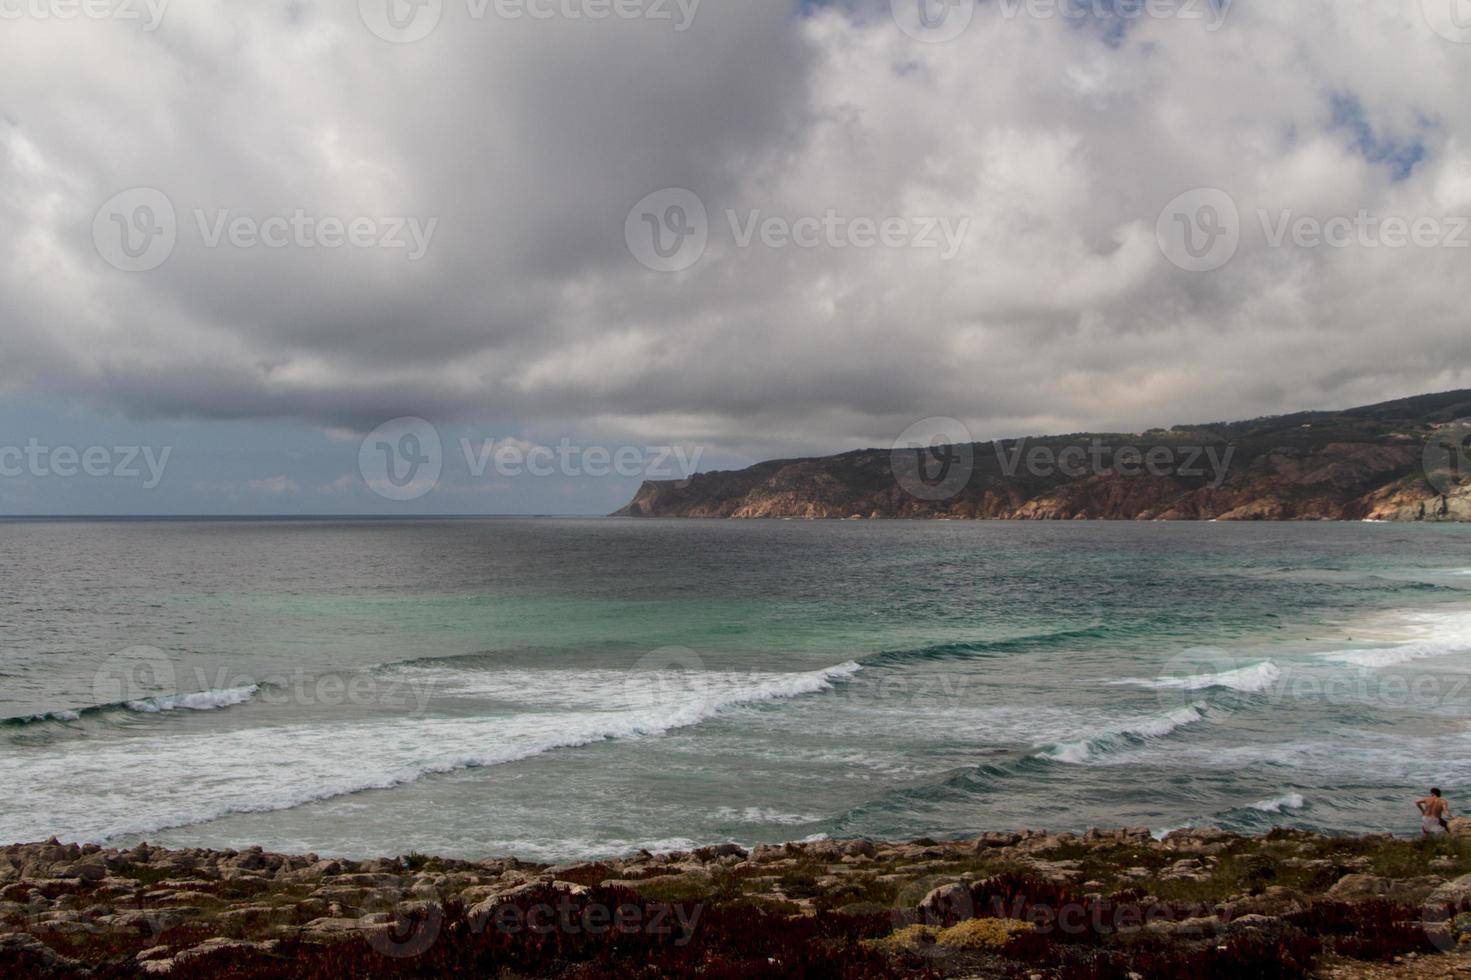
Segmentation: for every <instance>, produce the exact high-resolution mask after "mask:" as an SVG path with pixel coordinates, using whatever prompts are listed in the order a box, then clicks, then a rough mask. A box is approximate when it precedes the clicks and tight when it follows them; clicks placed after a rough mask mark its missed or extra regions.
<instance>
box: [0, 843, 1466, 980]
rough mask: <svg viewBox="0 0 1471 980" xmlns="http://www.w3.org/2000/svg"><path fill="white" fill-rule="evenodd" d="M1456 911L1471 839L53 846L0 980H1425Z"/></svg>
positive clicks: (3, 918) (1446, 966) (3, 943)
mask: <svg viewBox="0 0 1471 980" xmlns="http://www.w3.org/2000/svg"><path fill="white" fill-rule="evenodd" d="M1468 909H1471V821H1457V822H1456V824H1455V825H1454V827H1453V833H1452V834H1450V835H1447V836H1445V837H1442V838H1439V839H1436V840H1433V841H1429V842H1422V841H1419V840H1401V839H1395V838H1391V837H1389V836H1388V835H1379V836H1366V837H1324V836H1320V835H1316V834H1311V833H1307V832H1302V831H1293V830H1278V831H1274V832H1272V833H1271V834H1269V835H1267V836H1266V837H1260V838H1246V837H1239V836H1235V835H1232V834H1228V833H1225V832H1222V831H1217V830H1209V829H1191V830H1181V831H1175V832H1173V833H1171V834H1169V835H1167V836H1165V837H1164V838H1163V839H1161V840H1157V839H1155V838H1154V837H1153V836H1151V835H1150V833H1149V831H1148V830H1146V829H1143V828H1136V829H1124V830H1093V831H1089V832H1087V833H1086V834H1067V833H1063V834H1048V833H1045V832H1040V831H1029V832H1022V833H986V834H983V835H981V836H979V837H976V838H974V839H970V840H963V841H934V840H918V841H912V842H907V843H880V842H874V841H868V840H851V841H827V840H824V841H816V842H806V843H799V844H785V845H761V846H758V847H756V848H754V849H752V850H749V851H748V850H746V849H745V848H742V847H740V846H738V845H735V844H721V845H715V846H711V847H704V848H700V849H697V850H694V851H689V852H676V853H670V854H650V853H648V852H639V853H637V854H635V855H631V856H629V857H626V858H623V859H619V860H609V861H600V862H582V863H576V864H564V865H556V866H547V865H541V864H534V863H529V862H524V861H518V860H516V859H514V858H505V859H499V860H489V861H480V862H465V861H454V860H443V859H438V858H429V857H424V856H422V855H409V856H407V857H398V858H380V859H373V860H362V861H356V860H345V859H343V860H333V859H322V858H318V857H317V856H316V855H310V854H309V855H301V856H292V855H284V854H273V853H269V852H266V851H263V850H261V849H260V848H251V849H248V850H244V851H209V850H200V849H187V850H172V851H171V850H165V849H162V848H155V847H150V846H148V845H146V844H141V845H139V846H137V847H135V848H132V849H128V850H118V849H109V848H102V847H99V846H97V845H83V846H78V845H75V844H66V845H64V844H60V843H58V842H56V841H55V840H52V841H49V842H46V843H41V844H17V845H11V846H9V847H3V848H0V975H3V976H16V977H21V976H93V977H107V978H111V977H146V976H163V975H167V976H175V977H218V976H237V977H275V976H282V977H286V976H352V977H357V976H363V977H367V976H374V977H379V976H438V975H446V974H449V973H462V972H463V973H467V974H471V975H478V976H500V977H522V976H528V977H529V976H558V977H603V976H647V977H663V976H689V975H703V976H714V977H725V976H794V977H796V976H810V975H829V976H845V977H887V976H937V977H938V976H967V977H969V976H987V977H991V976H995V977H1019V978H1028V980H1035V978H1052V977H1119V978H1121V980H1122V978H1126V977H1130V976H1141V977H1143V976H1148V977H1155V976H1161V977H1166V976H1179V977H1191V978H1200V977H1212V976H1222V977H1225V976H1233V977H1234V976H1247V975H1249V976H1263V977H1266V976H1281V977H1298V976H1308V975H1314V974H1321V975H1337V976H1381V975H1383V976H1388V975H1399V972H1403V974H1404V975H1406V976H1408V975H1409V973H1410V972H1411V971H1413V972H1414V973H1415V974H1416V975H1417V976H1424V975H1434V976H1440V975H1456V973H1457V972H1458V971H1460V970H1461V967H1462V965H1463V964H1462V958H1461V957H1459V956H1455V955H1444V954H1446V953H1452V954H1453V953H1454V952H1455V951H1456V950H1457V949H1458V948H1461V947H1462V946H1466V947H1468V948H1471V914H1468V913H1467V910H1468ZM1432 957H1433V959H1430V958H1432ZM1466 961H1467V962H1466V963H1465V966H1466V970H1467V971H1471V957H1466ZM1375 964H1381V965H1377V966H1376V965H1375ZM1396 964H1399V965H1398V966H1397V965H1396ZM1356 971H1358V972H1356ZM1376 971H1377V972H1376ZM1386 971H1387V972H1386ZM1396 971H1399V972H1396ZM1427 971H1428V972H1427Z"/></svg>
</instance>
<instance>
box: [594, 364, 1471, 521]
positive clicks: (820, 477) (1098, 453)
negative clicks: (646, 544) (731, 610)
mask: <svg viewBox="0 0 1471 980" xmlns="http://www.w3.org/2000/svg"><path fill="white" fill-rule="evenodd" d="M1467 437H1471V391H1452V392H1443V393H1440V394H1434V395H1422V396H1419V397H1416V398H1406V399H1400V400H1398V401H1393V402H1386V403H1384V404H1381V405H1371V406H1366V407H1363V408H1355V409H1348V410H1345V411H1337V412H1302V413H1298V414H1296V415H1284V416H1276V417H1272V418H1263V419H1255V420H1252V421H1248V422H1222V423H1215V424H1209V425H1181V426H1175V427H1174V428H1171V429H1154V430H1151V431H1148V432H1139V433H1081V434H1074V435H1064V436H1047V437H1038V438H1028V439H1013V440H1006V441H1003V442H990V443H979V444H971V445H965V446H942V447H935V449H936V451H934V452H930V451H929V450H928V449H925V450H919V449H916V453H917V454H918V455H911V454H910V452H909V450H908V449H901V450H900V451H899V452H898V453H897V454H896V452H895V450H894V449H892V448H885V449H868V450H860V451H857V452H850V453H844V454H842V455H839V456H830V457H825V458H820V459H794V460H776V461H772V462H766V463H761V464H758V465H756V466H752V467H750V468H748V469H744V470H739V471H726V472H711V473H700V474H696V475H694V476H692V477H691V478H689V479H687V480H679V481H650V482H646V483H645V484H644V485H643V486H642V487H641V488H640V490H639V491H638V493H637V495H636V496H635V497H634V499H633V500H632V501H631V502H630V503H629V504H628V506H626V507H624V508H623V509H622V510H620V511H619V512H618V513H617V515H615V516H622V517H704V518H791V519H809V520H816V519H838V518H841V519H850V518H859V519H881V518H912V519H936V518H944V519H954V520H977V519H991V520H1161V521H1181V520H1222V521H1243V520H1354V521H1357V520H1386V521H1466V520H1471V444H1468V443H1467V441H1466V439H1467Z"/></svg>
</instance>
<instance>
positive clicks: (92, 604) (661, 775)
mask: <svg viewBox="0 0 1471 980" xmlns="http://www.w3.org/2000/svg"><path fill="white" fill-rule="evenodd" d="M0 546H3V547H4V550H5V554H6V555H7V557H8V558H9V559H10V560H9V562H8V564H7V567H6V569H5V571H4V572H3V573H0V575H3V577H0V628H3V631H4V632H3V641H0V643H3V645H0V717H3V718H6V719H8V720H7V721H6V722H5V724H4V725H3V726H0V780H4V781H5V783H6V785H11V786H19V787H20V794H19V797H18V799H19V805H18V806H15V807H10V808H7V809H6V811H5V812H4V813H0V839H3V840H12V839H13V840H28V839H39V838H45V837H48V836H50V835H52V834H56V835H58V836H60V837H62V838H63V839H74V840H108V841H115V842H118V843H130V842H132V841H135V840H138V839H147V840H149V841H152V842H155V843H163V844H169V845H185V844H201V845H208V846H220V847H223V846H242V845H245V844H252V843H260V844H263V845H266V846H268V847H272V848H278V849H285V850H298V851H303V850H312V851H316V852H318V853H322V854H351V855H363V854H398V853H406V852H408V851H411V850H417V851H421V852H426V853H441V854H446V855H455V856H467V857H481V856H489V855H502V854H508V853H514V854H517V855H520V856H524V857H538V858H545V859H562V858H572V857H579V856H586V855H601V854H610V853H620V852H624V851H627V850H631V849H634V848H637V847H640V846H648V847H651V848H653V847H679V846H687V845H689V844H693V843H706V842H711V841H723V840H737V841H741V842H744V843H755V842H759V841H773V840H791V839H801V838H806V837H811V836H817V835H824V834H826V835H833V836H839V835H841V836H853V835H868V836H874V837H909V836H920V835H931V836H944V835H962V834H974V833H976V832H978V831H981V830H987V829H1000V828H1014V827H1045V828H1047V829H1052V830H1060V829H1082V828H1084V827H1087V826H1092V825H1123V824H1128V825H1147V826H1149V827H1151V828H1154V829H1156V830H1165V829H1169V828H1172V827H1178V826H1182V825H1186V824H1190V823H1209V824H1214V825H1219V826H1226V827H1230V828H1233V829H1241V830H1262V829H1266V828H1268V827H1271V826H1276V825H1287V824H1290V825H1297V826H1307V827H1314V828H1319V829H1327V830H1335V831H1359V830H1371V829H1372V830H1382V829H1388V830H1393V831H1396V832H1405V833H1410V832H1414V831H1416V829H1417V823H1416V821H1415V819H1413V818H1414V816H1415V815H1414V810H1413V806H1412V805H1411V804H1410V800H1412V799H1414V798H1415V796H1417V795H1419V794H1420V793H1422V792H1423V791H1424V789H1425V788H1426V787H1427V786H1428V785H1429V784H1431V783H1437V784H1440V785H1442V786H1443V787H1444V788H1445V789H1446V790H1447V793H1448V795H1449V796H1450V797H1451V801H1452V804H1453V806H1454V805H1455V804H1456V802H1457V799H1458V794H1457V787H1458V786H1468V785H1471V762H1467V761H1463V760H1466V759H1467V758H1468V756H1471V754H1468V752H1467V751H1466V750H1467V748H1468V747H1471V733H1468V727H1467V722H1466V720H1465V719H1466V717H1467V708H1468V702H1471V691H1468V690H1467V678H1468V673H1467V668H1468V667H1471V603H1468V599H1471V596H1468V595H1467V594H1466V591H1467V589H1471V574H1468V573H1471V528H1463V527H1458V526H1449V525H1447V526H1440V525H1437V526H1419V525H1408V526H1400V525H1383V524H1352V525H1346V524H1311V525H1296V524H1292V525H1280V524H1258V525H1234V524H1122V523H1120V524H1114V523H1068V524H1012V523H976V524H971V523H958V522H957V523H949V522H945V523H909V522H894V523H885V522H872V523H870V522H842V523H832V522H827V523H806V522H755V523H742V522H676V521H670V522H665V521H653V522H632V521H613V520H487V521H442V522H441V521H417V522H367V523H363V522H346V521H341V522H330V521H329V522H311V523H289V522H285V523H283V522H236V523H228V522H217V523H199V522H126V523H28V522H11V523H4V524H0ZM1406 811H1408V812H1406Z"/></svg>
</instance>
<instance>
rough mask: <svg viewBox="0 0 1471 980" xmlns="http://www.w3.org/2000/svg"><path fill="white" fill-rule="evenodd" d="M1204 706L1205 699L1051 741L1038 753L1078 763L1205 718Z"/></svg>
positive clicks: (1058, 760)
mask: <svg viewBox="0 0 1471 980" xmlns="http://www.w3.org/2000/svg"><path fill="white" fill-rule="evenodd" d="M1205 707H1206V705H1205V703H1204V702H1196V703H1195V704H1190V705H1186V706H1185V707H1183V708H1176V709H1175V710H1174V711H1170V712H1168V713H1166V714H1163V715H1156V716H1154V717H1151V718H1143V719H1140V720H1139V721H1136V722H1133V723H1131V724H1130V725H1128V726H1127V727H1124V728H1120V729H1116V730H1114V731H1110V732H1104V733H1102V734H1099V735H1094V736H1092V737H1089V738H1080V739H1076V740H1074V741H1071V742H1063V743H1061V744H1060V745H1054V746H1052V747H1051V748H1048V749H1045V750H1043V751H1042V752H1041V755H1042V757H1043V758H1047V759H1052V760H1053V761H1055V762H1066V763H1070V764H1073V765H1078V764H1080V763H1083V762H1087V761H1088V760H1089V759H1090V758H1092V756H1093V755H1094V753H1096V752H1102V751H1108V750H1109V749H1112V748H1116V747H1118V746H1120V745H1124V744H1127V743H1128V742H1130V741H1142V740H1147V739H1154V738H1161V737H1163V736H1165V735H1168V734H1170V733H1171V732H1173V731H1175V730H1176V729H1179V728H1183V727H1185V726H1186V725H1193V724H1195V723H1196V722H1200V721H1204V720H1205Z"/></svg>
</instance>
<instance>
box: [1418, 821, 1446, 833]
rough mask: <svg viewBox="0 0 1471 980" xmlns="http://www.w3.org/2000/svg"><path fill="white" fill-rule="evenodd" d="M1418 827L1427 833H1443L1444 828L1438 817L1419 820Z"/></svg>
mask: <svg viewBox="0 0 1471 980" xmlns="http://www.w3.org/2000/svg"><path fill="white" fill-rule="evenodd" d="M1420 829H1421V830H1422V831H1424V832H1425V833H1427V834H1443V833H1445V828H1444V827H1442V826H1441V825H1440V818H1439V817H1426V818H1424V819H1423V820H1421V821H1420Z"/></svg>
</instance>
